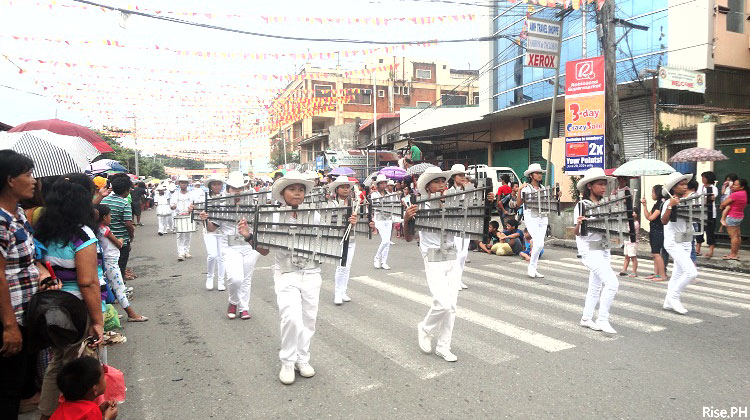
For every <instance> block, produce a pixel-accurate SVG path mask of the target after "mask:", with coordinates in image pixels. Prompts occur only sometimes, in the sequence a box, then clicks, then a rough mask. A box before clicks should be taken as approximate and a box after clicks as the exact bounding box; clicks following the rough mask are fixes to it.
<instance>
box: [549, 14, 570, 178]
mask: <svg viewBox="0 0 750 420" xmlns="http://www.w3.org/2000/svg"><path fill="white" fill-rule="evenodd" d="M564 20H565V15H564V14H563V15H561V16H560V34H561V35H560V38H559V45H560V46H562V33H563V21H564ZM560 57H561V54H560V49H559V48H558V50H557V66H555V82H554V84H553V88H552V111H551V112H550V116H549V146H547V168H546V169H547V170H546V171H545V172H544V185H549V178H550V175H549V173H550V172H552V140H553V139H554V138H555V137H556V136H557V133H556V132H553V130H554V129H555V117H557V94H558V90H559V89H560V66H562V63H561V62H560Z"/></svg>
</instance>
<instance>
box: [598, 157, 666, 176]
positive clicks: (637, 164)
mask: <svg viewBox="0 0 750 420" xmlns="http://www.w3.org/2000/svg"><path fill="white" fill-rule="evenodd" d="M672 172H675V169H674V168H673V167H671V166H669V164H668V163H666V162H662V161H660V160H657V159H634V160H631V161H628V162H625V163H623V164H622V165H621V166H620V167H619V168H617V169H615V171H614V172H613V175H614V176H649V175H669V174H671V173H672Z"/></svg>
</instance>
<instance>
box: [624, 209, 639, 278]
mask: <svg viewBox="0 0 750 420" xmlns="http://www.w3.org/2000/svg"><path fill="white" fill-rule="evenodd" d="M638 219H640V217H639V216H638V213H636V212H633V220H635V222H634V224H635V231H636V232H638V230H639V229H640V228H641V225H640V223H638ZM622 252H623V254H624V256H625V261H624V262H623V266H622V271H620V276H627V275H628V264H629V263H630V262H631V261H632V262H633V274H631V275H630V276H628V277H633V278H635V277H638V234H637V233H636V235H635V242H630V239H629V238H628V239H625V244H624V247H623V249H622Z"/></svg>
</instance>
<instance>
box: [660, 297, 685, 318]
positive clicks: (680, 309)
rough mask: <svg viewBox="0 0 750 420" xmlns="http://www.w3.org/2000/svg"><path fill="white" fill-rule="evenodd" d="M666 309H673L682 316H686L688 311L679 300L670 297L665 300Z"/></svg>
mask: <svg viewBox="0 0 750 420" xmlns="http://www.w3.org/2000/svg"><path fill="white" fill-rule="evenodd" d="M664 309H671V310H673V311H675V312H677V313H678V314H680V315H685V314H686V313H687V311H688V310H687V309H685V307H684V306H682V302H680V301H679V299H674V298H670V297H668V298H666V299H664Z"/></svg>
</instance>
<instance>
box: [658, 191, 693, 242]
mask: <svg viewBox="0 0 750 420" xmlns="http://www.w3.org/2000/svg"><path fill="white" fill-rule="evenodd" d="M667 206H669V200H666V201H664V204H662V205H661V214H664V212H666V211H667ZM672 210H673V211H674V210H675V209H674V208H672ZM659 217H661V215H660V216H659ZM692 230H693V227H692V226H691V225H690V223H688V222H687V220H685V219H683V218H679V217H678V218H677V221H676V222H673V221H671V220H670V221H669V222H668V223H667V224H665V225H664V245H667V244H670V245H671V244H674V243H676V242H677V241H675V236H676V235H677V234H678V233H684V232H688V231H690V232H692Z"/></svg>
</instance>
